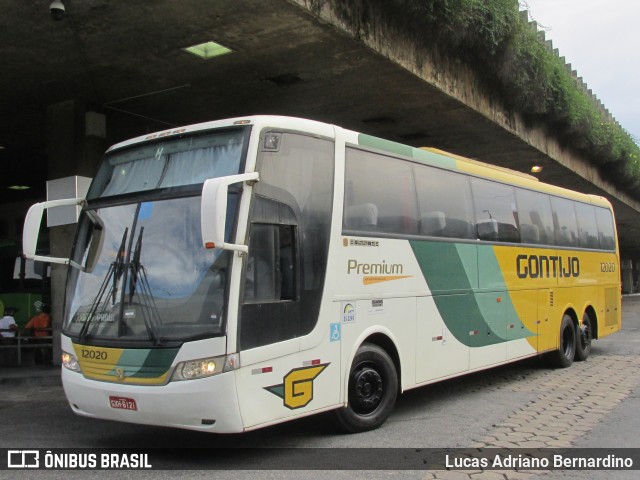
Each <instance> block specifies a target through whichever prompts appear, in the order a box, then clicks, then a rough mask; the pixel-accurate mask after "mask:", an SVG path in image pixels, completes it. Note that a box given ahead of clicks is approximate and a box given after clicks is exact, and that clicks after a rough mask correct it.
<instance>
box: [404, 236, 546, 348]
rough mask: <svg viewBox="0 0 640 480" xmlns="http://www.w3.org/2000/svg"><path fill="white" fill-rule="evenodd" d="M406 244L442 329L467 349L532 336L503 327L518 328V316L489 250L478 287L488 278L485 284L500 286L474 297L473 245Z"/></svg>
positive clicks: (475, 289) (475, 286)
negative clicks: (435, 308)
mask: <svg viewBox="0 0 640 480" xmlns="http://www.w3.org/2000/svg"><path fill="white" fill-rule="evenodd" d="M409 243H410V244H411V248H412V249H413V252H414V254H415V256H416V259H417V261H418V264H419V265H420V269H421V270H422V273H423V275H424V277H425V280H426V282H427V285H428V286H429V289H430V290H431V292H432V293H433V300H434V302H435V304H436V307H437V308H438V311H439V312H440V315H441V316H442V319H443V321H444V323H445V325H446V326H447V328H448V329H449V331H450V332H451V333H452V335H453V336H454V337H455V338H456V339H457V340H458V341H459V342H460V343H462V344H463V345H466V346H468V347H483V346H487V345H493V344H496V343H502V342H505V341H507V340H515V339H518V338H527V337H529V336H531V335H534V334H533V333H531V332H530V331H529V330H527V329H524V328H517V329H515V328H514V329H508V328H507V325H508V324H509V323H514V324H515V323H516V322H517V324H518V325H519V326H520V323H519V317H518V315H517V313H516V310H515V307H514V306H513V303H512V302H511V299H510V297H509V295H508V293H507V291H506V286H505V285H504V280H503V278H502V272H501V271H500V268H499V266H498V262H497V259H496V258H495V255H494V254H493V251H491V252H482V254H481V256H482V257H483V282H484V281H485V280H486V279H488V278H490V279H491V280H490V281H489V283H491V284H492V285H494V286H499V285H501V287H498V288H497V290H495V291H490V292H479V291H478V279H477V271H478V254H477V246H476V245H472V244H462V243H460V244H456V243H452V242H431V241H410V242H409ZM488 248H491V247H488ZM492 290H493V289H492ZM497 292H498V294H496V293H497ZM497 296H499V297H500V299H501V301H500V302H498V301H497V298H496V297H497ZM475 332H477V333H475Z"/></svg>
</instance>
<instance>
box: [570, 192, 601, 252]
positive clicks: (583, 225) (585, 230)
mask: <svg viewBox="0 0 640 480" xmlns="http://www.w3.org/2000/svg"><path fill="white" fill-rule="evenodd" d="M575 207H576V214H577V216H578V245H579V246H580V247H582V248H600V240H599V239H598V226H597V224H596V212H595V209H594V207H593V205H587V204H585V203H576V204H575Z"/></svg>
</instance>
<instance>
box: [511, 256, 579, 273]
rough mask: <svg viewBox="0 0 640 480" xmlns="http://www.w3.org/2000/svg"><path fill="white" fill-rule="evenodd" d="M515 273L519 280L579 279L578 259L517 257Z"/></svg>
mask: <svg viewBox="0 0 640 480" xmlns="http://www.w3.org/2000/svg"><path fill="white" fill-rule="evenodd" d="M516 271H517V273H518V277H519V278H549V277H551V278H558V277H559V278H563V277H579V276H580V259H579V258H578V257H566V258H563V257H560V256H557V255H551V256H546V255H518V256H517V257H516Z"/></svg>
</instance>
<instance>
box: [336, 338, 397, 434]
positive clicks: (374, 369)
mask: <svg viewBox="0 0 640 480" xmlns="http://www.w3.org/2000/svg"><path fill="white" fill-rule="evenodd" d="M397 396H398V375H397V373H396V367H395V365H394V363H393V360H392V359H391V357H390V356H389V354H388V353H387V352H386V351H385V350H383V349H382V348H380V347H379V346H377V345H374V344H371V343H364V344H362V345H361V346H360V348H358V351H357V352H356V356H355V358H354V359H353V364H352V366H351V370H350V372H349V398H348V404H347V406H346V407H344V408H340V409H338V410H336V411H335V414H336V419H337V423H338V426H339V427H340V428H341V429H342V430H345V431H347V432H350V433H357V432H365V431H367V430H373V429H375V428H378V427H379V426H380V425H382V424H383V423H384V422H385V420H386V419H387V417H388V416H389V415H390V414H391V411H392V410H393V407H394V405H395V403H396V398H397Z"/></svg>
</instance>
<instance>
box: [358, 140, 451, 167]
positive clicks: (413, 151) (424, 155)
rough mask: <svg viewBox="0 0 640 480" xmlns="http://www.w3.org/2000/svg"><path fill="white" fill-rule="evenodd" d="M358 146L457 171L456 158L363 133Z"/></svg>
mask: <svg viewBox="0 0 640 480" xmlns="http://www.w3.org/2000/svg"><path fill="white" fill-rule="evenodd" d="M358 144H359V145H362V146H363V147H369V148H375V149H376V150H382V151H385V152H388V153H393V154H396V155H402V156H405V157H409V158H413V159H415V160H418V161H420V162H422V163H425V164H427V165H432V166H434V167H441V168H448V169H451V170H456V169H457V163H456V160H455V159H454V158H451V157H447V156H446V155H439V154H437V153H434V152H428V151H426V150H421V149H419V148H413V147H409V146H407V145H403V144H401V143H396V142H392V141H390V140H384V139H382V138H378V137H373V136H371V135H365V134H363V133H361V134H360V135H358Z"/></svg>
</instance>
